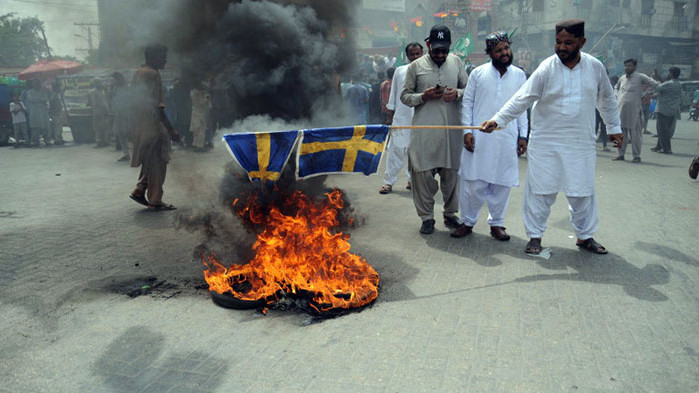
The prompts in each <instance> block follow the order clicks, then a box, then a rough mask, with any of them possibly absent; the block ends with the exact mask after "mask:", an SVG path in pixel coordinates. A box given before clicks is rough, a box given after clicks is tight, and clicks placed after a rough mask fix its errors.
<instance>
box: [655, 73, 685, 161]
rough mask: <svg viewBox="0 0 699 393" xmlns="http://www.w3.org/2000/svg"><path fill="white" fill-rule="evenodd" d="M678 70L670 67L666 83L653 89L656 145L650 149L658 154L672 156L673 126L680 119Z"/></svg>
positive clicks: (680, 86) (680, 93)
mask: <svg viewBox="0 0 699 393" xmlns="http://www.w3.org/2000/svg"><path fill="white" fill-rule="evenodd" d="M679 77H680V69H679V68H677V67H670V71H669V72H668V75H667V78H668V80H667V82H664V83H663V84H661V85H660V86H658V87H657V88H656V89H655V92H656V94H657V97H658V103H657V104H656V108H655V112H656V115H657V116H658V120H657V121H656V127H657V130H658V144H657V145H656V146H655V147H654V148H652V149H651V151H655V152H658V153H664V154H672V145H671V140H672V136H673V135H674V134H675V125H676V124H677V119H678V118H679V117H680V104H681V102H682V85H681V84H680V81H679V80H678V79H679Z"/></svg>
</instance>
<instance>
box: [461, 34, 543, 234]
mask: <svg viewBox="0 0 699 393" xmlns="http://www.w3.org/2000/svg"><path fill="white" fill-rule="evenodd" d="M511 43H512V41H510V39H509V37H508V35H507V33H505V32H496V33H492V34H489V35H488V36H486V38H485V45H486V49H485V52H486V53H487V54H488V55H490V63H486V64H483V65H481V66H479V67H476V69H474V70H473V71H472V72H471V75H469V79H468V85H467V86H466V91H465V92H464V98H463V104H462V109H461V123H462V124H463V125H465V126H475V125H480V124H481V123H483V122H484V121H486V120H488V119H490V118H492V117H493V115H494V114H495V113H496V112H497V111H498V109H500V108H501V107H502V106H503V105H504V104H505V103H506V102H507V100H509V99H510V98H511V97H512V96H513V95H514V94H515V93H516V92H517V90H519V88H520V87H521V86H522V85H523V84H524V82H526V81H527V76H526V75H525V74H524V71H522V70H521V69H519V68H517V67H513V66H512V50H511V49H510V44H511ZM528 131H529V126H528V124H527V113H526V111H525V112H522V114H520V115H519V117H518V118H517V119H515V120H514V121H512V122H510V123H509V124H508V125H507V127H505V128H503V129H502V130H498V131H497V132H494V133H490V134H487V133H483V132H477V133H475V134H474V132H473V130H465V131H464V149H463V150H462V152H461V169H460V170H459V175H460V177H461V184H460V185H461V192H460V195H459V211H460V212H461V221H462V224H461V225H459V227H458V228H456V229H455V230H454V231H453V232H452V233H451V236H452V237H464V236H466V235H470V234H471V231H472V230H473V226H474V225H476V221H477V220H478V214H479V213H480V210H481V207H482V206H483V204H484V203H485V202H487V203H488V211H489V213H490V214H489V215H488V224H489V225H490V234H491V236H493V237H494V238H495V239H497V240H501V241H506V240H510V236H509V235H508V234H507V232H505V226H504V225H505V215H506V214H507V206H508V203H509V200H510V188H511V187H516V186H519V170H518V168H517V156H518V155H522V154H524V152H526V151H527V134H528Z"/></svg>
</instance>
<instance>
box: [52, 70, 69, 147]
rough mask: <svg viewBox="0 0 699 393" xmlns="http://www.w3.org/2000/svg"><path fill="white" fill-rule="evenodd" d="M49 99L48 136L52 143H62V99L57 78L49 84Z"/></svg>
mask: <svg viewBox="0 0 699 393" xmlns="http://www.w3.org/2000/svg"><path fill="white" fill-rule="evenodd" d="M50 97H51V98H50V100H49V115H50V116H51V130H50V132H49V134H50V135H49V137H50V138H51V139H52V140H53V144H54V145H58V146H60V145H63V144H64V143H65V142H64V141H63V124H64V113H63V100H62V99H61V86H60V84H59V83H58V80H55V81H54V82H53V84H52V85H51V95H50Z"/></svg>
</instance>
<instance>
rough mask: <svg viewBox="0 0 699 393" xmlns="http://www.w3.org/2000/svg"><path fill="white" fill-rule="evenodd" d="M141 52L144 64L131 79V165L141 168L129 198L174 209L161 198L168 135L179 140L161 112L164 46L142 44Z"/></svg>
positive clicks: (165, 59) (162, 106)
mask: <svg viewBox="0 0 699 393" xmlns="http://www.w3.org/2000/svg"><path fill="white" fill-rule="evenodd" d="M145 55H146V64H145V65H142V66H141V68H139V69H138V71H136V73H135V74H134V76H133V82H132V92H133V102H132V106H133V123H132V127H133V128H132V132H133V154H132V155H131V166H132V167H134V168H136V167H139V166H140V167H141V172H140V173H139V175H138V183H137V185H136V188H135V189H134V190H133V192H131V195H130V198H131V199H133V200H134V201H136V202H138V203H140V204H142V205H146V206H148V209H150V210H154V211H158V210H174V209H175V207H174V206H173V205H170V204H167V203H164V202H163V200H162V198H163V183H165V174H166V171H167V164H168V162H169V161H170V153H169V146H168V135H169V139H172V140H173V141H174V142H178V141H179V140H180V135H179V134H178V133H177V131H176V130H175V129H174V128H173V127H172V125H171V124H170V120H168V118H167V116H166V115H165V103H164V99H163V85H162V82H161V80H160V72H158V70H162V69H163V67H165V63H166V62H167V48H166V47H165V46H163V45H160V44H151V45H149V46H148V47H147V48H146V53H145ZM166 130H167V131H166ZM146 198H147V199H146Z"/></svg>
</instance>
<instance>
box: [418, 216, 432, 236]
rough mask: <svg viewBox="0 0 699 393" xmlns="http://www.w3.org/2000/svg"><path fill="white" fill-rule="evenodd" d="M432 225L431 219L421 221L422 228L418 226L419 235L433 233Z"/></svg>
mask: <svg viewBox="0 0 699 393" xmlns="http://www.w3.org/2000/svg"><path fill="white" fill-rule="evenodd" d="M434 223H435V221H434V220H433V219H431V218H430V219H429V220H425V221H423V222H422V226H420V233H424V234H425V235H430V234H432V233H433V232H434Z"/></svg>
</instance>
